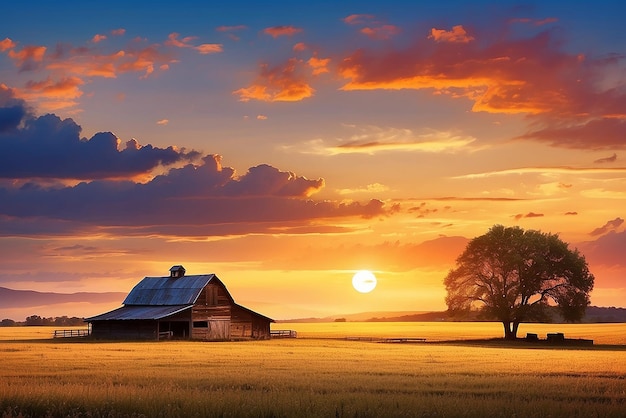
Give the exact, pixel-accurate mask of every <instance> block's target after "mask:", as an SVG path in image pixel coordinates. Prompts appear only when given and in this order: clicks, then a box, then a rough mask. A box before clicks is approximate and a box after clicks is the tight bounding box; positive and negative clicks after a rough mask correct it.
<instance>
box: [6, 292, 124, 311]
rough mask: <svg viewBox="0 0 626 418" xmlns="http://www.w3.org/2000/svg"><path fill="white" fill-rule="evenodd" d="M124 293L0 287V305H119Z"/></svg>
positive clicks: (12, 306)
mask: <svg viewBox="0 0 626 418" xmlns="http://www.w3.org/2000/svg"><path fill="white" fill-rule="evenodd" d="M125 297H126V293H121V292H105V293H95V292H77V293H54V292H36V291H34V290H13V289H8V288H6V287H0V307H1V308H2V309H8V308H27V307H36V306H47V305H57V304H61V303H80V302H84V303H94V304H100V303H114V302H117V303H118V304H120V305H121V303H122V301H123V300H124V298H125Z"/></svg>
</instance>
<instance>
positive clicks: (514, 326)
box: [511, 321, 519, 340]
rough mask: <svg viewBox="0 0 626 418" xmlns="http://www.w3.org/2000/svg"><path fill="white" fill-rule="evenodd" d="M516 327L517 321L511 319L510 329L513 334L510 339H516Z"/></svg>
mask: <svg viewBox="0 0 626 418" xmlns="http://www.w3.org/2000/svg"><path fill="white" fill-rule="evenodd" d="M518 328H519V322H517V321H513V328H512V329H511V333H512V334H513V337H512V338H511V339H513V340H515V339H517V329H518Z"/></svg>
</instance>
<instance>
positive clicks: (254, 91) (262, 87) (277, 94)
mask: <svg viewBox="0 0 626 418" xmlns="http://www.w3.org/2000/svg"><path fill="white" fill-rule="evenodd" d="M302 65H303V64H302V61H300V60H296V59H295V58H291V59H289V60H288V61H287V62H286V63H285V64H284V65H281V66H277V67H272V68H270V67H268V66H267V65H262V66H261V73H260V74H259V77H258V78H257V81H256V82H255V83H254V84H252V85H251V86H249V87H246V88H241V89H239V90H236V91H234V92H233V94H235V95H238V96H239V100H240V101H242V102H248V101H250V100H260V101H265V102H278V101H283V102H295V101H300V100H303V99H306V98H308V97H311V96H313V93H314V91H315V90H314V89H313V88H312V87H311V86H310V85H309V83H308V82H307V80H306V79H305V77H304V76H303V75H302V72H301V71H299V70H300V67H302Z"/></svg>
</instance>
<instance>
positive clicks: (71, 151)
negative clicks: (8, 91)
mask: <svg viewBox="0 0 626 418" xmlns="http://www.w3.org/2000/svg"><path fill="white" fill-rule="evenodd" d="M80 132H81V127H80V126H79V125H77V124H76V123H75V122H74V121H73V120H72V119H63V120H62V119H60V118H59V117H58V116H56V115H53V114H48V115H44V116H39V117H34V116H30V115H29V114H28V113H27V111H26V109H25V107H24V106H23V105H17V106H8V107H2V108H0V178H5V179H28V178H31V177H35V178H55V179H86V180H87V179H104V178H126V177H132V176H136V175H140V174H147V173H149V172H150V171H151V170H153V169H154V168H156V167H158V166H161V165H163V166H168V165H172V164H175V163H180V162H185V161H189V160H193V159H195V158H197V157H199V153H198V152H195V151H191V152H184V151H178V150H176V149H174V148H173V147H168V148H165V149H163V148H158V147H153V146H152V145H145V146H141V145H139V144H138V143H137V141H136V140H130V141H128V142H127V143H126V144H125V146H124V147H120V139H119V138H117V137H116V136H115V135H114V134H112V133H110V132H100V133H97V134H96V135H94V136H93V137H91V138H89V139H86V138H81V137H80Z"/></svg>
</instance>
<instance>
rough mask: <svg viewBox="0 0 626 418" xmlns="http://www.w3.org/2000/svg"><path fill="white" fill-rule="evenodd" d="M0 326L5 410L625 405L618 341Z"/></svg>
mask: <svg viewBox="0 0 626 418" xmlns="http://www.w3.org/2000/svg"><path fill="white" fill-rule="evenodd" d="M277 325H278V326H279V327H282V326H283V325H285V324H277ZM341 325H342V326H343V325H344V324H341ZM299 326H300V324H298V325H294V328H295V329H298V330H299V331H300V333H301V334H304V335H305V336H306V334H307V332H310V333H311V334H313V333H314V328H313V327H311V328H310V329H308V331H302V330H301V329H299ZM321 329H322V327H321V326H320V330H321ZM333 329H336V328H334V327H333ZM374 329H375V328H372V332H374V331H373V330H374ZM47 330H48V331H50V333H49V334H48V335H51V329H50V328H48V329H47ZM365 330H366V329H365V328H364V329H360V330H359V331H365ZM389 330H391V328H389ZM622 330H623V328H622ZM341 331H343V329H342V330H341ZM6 332H7V331H6V330H5V329H3V330H0V334H2V341H0V359H1V360H0V361H1V365H2V367H0V414H2V416H3V417H16V416H33V417H35V416H37V417H39V416H54V417H57V416H58V417H61V416H63V417H121V416H135V417H138V416H146V417H194V416H195V417H213V416H215V417H218V416H221V417H292V416H293V417H329V416H330V417H333V416H334V417H355V416H358V417H379V416H385V417H395V416H398V417H400V416H438V417H442V416H443V417H456V416H470V417H473V416H475V417H502V416H527V417H544V416H557V417H559V416H572V417H587V416H602V417H611V416H614V417H618V416H623V412H624V410H625V409H626V351H625V350H620V349H619V348H616V347H613V348H611V349H609V348H604V349H598V348H594V349H589V348H586V349H567V350H562V349H544V348H537V349H533V350H526V349H517V348H484V347H476V346H463V345H447V344H381V343H373V342H361V341H346V340H342V339H330V338H329V339H322V338H299V339H285V340H271V341H258V342H239V343H231V342H228V343H203V342H192V341H168V342H97V341H96V342H93V341H86V340H82V341H79V342H68V341H63V340H54V341H53V340H41V339H32V340H28V339H21V340H16V339H15V338H11V337H10V336H8V335H6ZM318 332H321V331H318ZM340 334H341V332H338V333H337V334H333V335H335V336H339V335H340ZM36 335H37V336H38V335H39V334H38V333H37V334H36ZM324 335H325V336H328V335H327V334H324Z"/></svg>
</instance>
